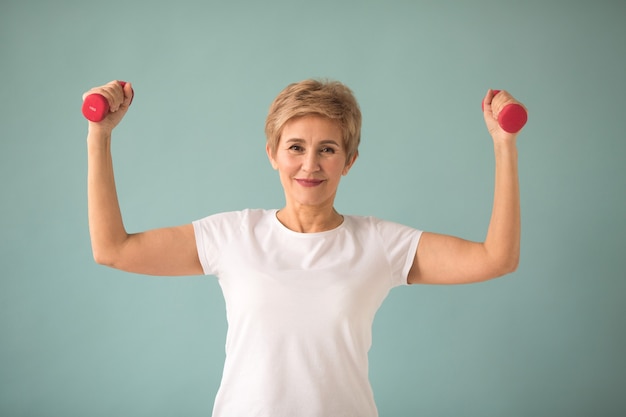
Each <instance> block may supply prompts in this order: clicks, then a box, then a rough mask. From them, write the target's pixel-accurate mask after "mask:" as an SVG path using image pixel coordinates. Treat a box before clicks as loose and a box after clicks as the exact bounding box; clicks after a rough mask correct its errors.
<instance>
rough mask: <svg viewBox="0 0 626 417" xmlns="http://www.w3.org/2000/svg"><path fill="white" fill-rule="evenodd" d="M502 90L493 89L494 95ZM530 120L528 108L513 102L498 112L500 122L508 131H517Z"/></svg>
mask: <svg viewBox="0 0 626 417" xmlns="http://www.w3.org/2000/svg"><path fill="white" fill-rule="evenodd" d="M499 92H500V90H493V94H494V96H495V95H496V94H498V93H499ZM482 106H483V110H484V109H485V104H484V103H483V105H482ZM527 121H528V113H527V112H526V109H525V108H524V107H522V106H520V105H519V104H516V103H512V104H507V105H506V106H504V108H503V109H502V110H500V113H499V114H498V124H499V125H500V127H501V128H502V130H504V131H505V132H508V133H517V132H519V131H520V130H522V128H523V127H524V125H525V124H526V122H527Z"/></svg>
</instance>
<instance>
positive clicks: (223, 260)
mask: <svg viewBox="0 0 626 417" xmlns="http://www.w3.org/2000/svg"><path fill="white" fill-rule="evenodd" d="M88 93H99V94H101V95H103V96H104V97H105V98H106V99H107V100H108V102H109V105H110V109H111V112H110V113H109V115H108V116H107V117H106V118H105V119H104V120H102V121H101V122H98V123H93V122H90V123H89V134H88V138H87V143H88V158H89V161H88V164H89V169H88V184H89V189H88V200H89V227H90V233H91V240H92V247H93V253H94V257H95V260H96V262H98V263H101V264H104V265H108V266H111V267H114V268H118V269H122V270H125V271H130V272H136V273H142V274H153V275H194V274H210V275H215V276H217V277H218V280H219V283H220V286H221V288H222V291H223V294H224V297H225V300H226V308H227V318H228V335H227V343H226V351H227V355H226V362H225V365H224V371H223V376H222V383H221V385H220V389H219V392H218V394H217V397H216V400H215V405H214V411H213V413H214V414H213V415H214V416H216V417H227V416H272V417H279V416H289V417H293V416H298V417H303V416H360V417H367V416H376V415H377V410H376V405H375V403H374V397H373V394H372V390H371V387H370V383H369V380H368V360H367V355H368V351H369V348H370V344H371V329H372V322H373V319H374V315H375V313H376V311H377V309H378V308H379V306H380V305H381V303H382V301H383V300H384V298H385V297H386V295H387V294H388V292H389V290H390V289H391V288H392V287H394V286H399V285H405V284H418V283H424V284H461V283H471V282H477V281H483V280H487V279H491V278H495V277H498V276H501V275H504V274H506V273H509V272H512V271H514V270H515V268H516V267H517V264H518V259H519V247H520V207H519V191H518V178H517V151H516V144H515V142H516V134H511V133H507V132H505V131H504V130H502V129H501V128H500V126H499V125H498V123H497V119H496V117H497V115H498V113H499V111H500V110H501V109H502V108H503V107H504V106H505V105H507V104H510V103H518V102H517V101H515V99H514V98H513V97H511V95H509V94H508V93H507V92H501V93H500V94H498V95H494V93H493V92H492V91H491V90H490V91H488V92H487V94H486V96H485V98H484V101H483V103H484V118H485V122H486V124H487V129H488V131H489V133H490V134H491V136H492V138H493V142H494V151H495V158H496V181H495V193H494V205H493V211H492V217H491V221H490V224H489V228H488V231H487V235H486V239H485V241H484V242H470V241H467V240H463V239H460V238H457V237H453V236H446V235H441V234H435V233H430V232H423V233H422V232H421V231H419V230H416V229H414V228H411V227H407V226H403V225H400V224H397V223H393V222H388V221H384V220H381V219H377V218H373V217H363V216H350V215H342V214H341V213H338V212H337V211H336V210H335V208H334V200H335V195H336V192H337V188H338V186H339V182H340V180H341V177H342V176H344V175H347V174H348V172H349V171H350V168H351V167H352V166H353V164H354V163H355V161H356V159H357V157H358V146H359V141H360V129H361V113H360V110H359V106H358V104H357V102H356V100H355V98H354V96H353V94H352V92H351V91H350V90H349V89H348V88H347V87H346V86H344V85H343V84H341V83H338V82H322V81H317V80H305V81H302V82H299V83H295V84H291V85H289V86H288V87H287V88H285V89H284V90H283V91H282V92H281V93H280V94H279V95H278V97H277V98H276V99H275V100H274V102H273V103H272V105H271V107H270V111H269V114H268V117H267V121H266V129H265V130H266V135H267V143H266V150H267V156H268V158H269V161H270V163H271V165H272V167H273V168H274V169H275V170H277V171H278V174H279V177H280V181H281V184H282V187H283V189H284V193H285V205H284V207H283V208H281V209H280V210H242V211H237V212H228V213H220V214H215V215H212V216H209V217H206V218H204V219H200V220H197V221H194V222H192V223H190V224H187V225H183V226H178V227H168V228H162V229H156V230H150V231H146V232H142V233H136V234H128V233H127V232H126V230H125V229H124V225H123V222H122V216H121V213H120V208H119V204H118V201H117V195H116V190H115V182H114V177H113V165H112V160H111V152H110V145H111V132H112V130H113V129H114V127H115V126H116V125H117V124H118V123H119V122H120V120H121V119H122V118H123V117H124V115H125V114H126V111H127V110H128V106H129V105H130V101H131V99H132V87H131V85H130V83H127V84H126V85H124V86H121V85H120V84H119V83H117V82H111V83H109V84H107V85H105V86H102V87H98V88H95V89H92V90H90V91H89V92H88Z"/></svg>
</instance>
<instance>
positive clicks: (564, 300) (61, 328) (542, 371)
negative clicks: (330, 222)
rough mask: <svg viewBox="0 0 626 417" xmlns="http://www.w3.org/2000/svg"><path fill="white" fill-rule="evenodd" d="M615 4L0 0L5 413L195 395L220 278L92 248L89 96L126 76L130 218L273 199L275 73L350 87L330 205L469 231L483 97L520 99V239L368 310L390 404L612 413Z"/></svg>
mask: <svg viewBox="0 0 626 417" xmlns="http://www.w3.org/2000/svg"><path fill="white" fill-rule="evenodd" d="M625 21H626V2H623V1H617V0H616V1H499V2H496V1H486V0H481V1H473V2H469V1H456V2H454V1H434V0H433V1H390V0H386V1H356V0H351V1H337V0H335V1H329V0H318V1H314V2H305V1H298V0H292V1H277V0H267V1H264V2H260V1H229V2H215V1H203V2H200V1H198V2H193V1H178V2H165V1H131V0H125V1H116V0H112V1H107V2H103V1H91V0H89V1H87V0H81V1H63V0H59V1H54V2H48V1H33V0H19V1H18V0H8V1H7V0H4V1H3V2H2V3H1V4H0V76H1V77H0V80H1V82H0V196H1V200H0V201H1V202H0V214H1V215H0V231H1V232H0V233H1V235H2V238H1V240H0V263H1V269H0V274H1V275H0V415H1V416H6V417H13V416H64V417H70V416H93V417H96V416H114V415H118V416H129V417H134V416H174V415H175V416H208V415H210V410H211V407H212V404H213V398H214V395H215V392H216V390H217V387H218V384H219V380H220V375H221V367H222V363H223V358H224V338H225V332H226V323H225V313H224V303H223V300H222V296H221V292H220V289H219V286H218V284H217V282H216V280H215V278H214V277H182V278H158V277H147V276H142V275H132V274H127V273H123V272H119V271H116V270H112V269H107V268H105V267H102V266H99V265H96V264H95V263H94V262H93V260H92V257H91V251H90V244H89V235H88V229H87V206H86V146H85V137H86V127H87V124H86V122H85V120H84V119H83V118H82V116H81V114H80V105H81V96H82V93H83V92H84V91H86V90H88V89H89V88H90V87H92V86H95V85H100V84H103V83H105V82H108V81H110V80H112V79H124V80H129V81H132V82H133V83H134V88H135V92H136V97H135V100H134V102H133V105H132V108H131V110H130V111H129V113H128V115H127V117H126V119H125V120H124V121H123V123H122V124H121V125H120V126H119V127H118V129H117V130H116V131H115V132H114V145H113V146H114V148H113V153H114V160H115V168H116V178H117V181H118V192H119V195H120V200H121V205H122V210H123V214H124V218H125V223H126V226H127V228H128V230H129V231H139V230H144V229H146V228H153V227H159V226H167V225H175V224H181V223H188V222H190V221H192V220H194V219H197V218H200V217H203V216H205V215H208V214H212V213H216V212H219V211H224V210H235V209H241V208H245V207H264V208H273V207H280V206H281V204H282V203H283V195H282V189H281V187H280V183H279V181H278V178H277V175H276V173H275V172H274V171H273V170H272V169H271V167H270V165H269V163H268V162H267V159H266V157H265V153H264V134H263V126H264V119H265V115H266V111H267V108H268V106H269V104H270V102H271V101H272V99H273V98H274V96H275V95H276V94H277V93H278V92H279V91H280V90H281V89H282V88H283V87H284V86H286V85H287V84H288V83H291V82H294V81H298V80H301V79H304V78H309V77H329V78H333V79H339V80H341V81H343V82H345V83H346V84H348V85H349V86H350V87H351V88H352V89H353V90H354V92H355V94H356V96H357V98H358V100H359V101H360V104H361V107H362V111H363V115H364V124H363V143H362V147H361V157H360V159H359V160H358V161H357V163H356V165H355V167H354V169H353V170H352V171H351V173H350V174H349V175H348V177H346V178H345V179H344V182H343V183H342V185H341V190H340V194H339V196H338V200H337V208H338V210H339V211H341V212H343V213H351V214H368V215H375V216H379V217H383V218H386V219H389V220H394V221H399V222H402V223H405V224H409V225H412V226H415V227H418V228H421V229H424V230H431V231H437V232H441V233H450V234H455V235H458V236H462V237H465V238H468V239H482V238H483V237H484V234H485V231H486V227H487V223H488V220H489V215H490V210H491V200H492V192H493V155H492V146H491V141H490V138H489V136H488V134H487V132H486V129H485V127H484V122H483V120H482V115H481V112H480V102H481V99H482V97H483V95H484V93H485V92H486V90H487V89H488V88H490V87H492V88H505V89H508V90H509V91H511V92H512V93H513V94H514V95H516V96H517V97H518V98H519V99H520V100H522V101H523V102H524V103H525V104H526V105H527V106H528V108H529V109H530V118H529V123H528V125H527V127H526V129H525V130H524V132H523V133H522V134H521V135H520V137H519V141H518V143H519V151H520V181H521V187H522V212H523V238H522V260H521V265H520V267H519V269H518V271H517V272H515V273H514V274H512V275H510V276H508V277H506V278H502V279H499V280H494V281H490V282H487V283H483V284H475V285H468V286H456V287H436V286H432V287H428V286H415V287H406V288H398V289H394V290H393V291H392V292H391V294H390V296H389V298H388V299H387V300H386V302H385V304H384V305H383V307H382V308H381V310H380V312H379V314H378V316H377V318H376V321H375V327H374V346H373V348H372V350H371V354H370V361H371V368H370V375H371V381H372V385H373V387H374V391H375V396H376V400H377V404H378V407H379V411H380V414H381V416H418V415H419V416H481V417H485V416H520V417H522V416H523V417H527V416H569V417H571V416H590V415H594V416H623V415H626V396H624V389H625V387H626V359H625V358H624V354H625V353H626V327H625V326H624V318H625V316H626V303H625V302H624V296H625V294H626V279H625V278H626V273H625V272H624V267H625V266H626V264H625V261H624V260H625V255H626V253H625V252H626V251H625V249H626V238H625V236H626V221H625V217H626V216H625V213H626V168H625V165H626V164H625V162H626V137H625V132H626V117H625V113H624V109H625V104H624V97H626V82H625V81H624V75H625V74H626V25H625V24H624V22H625Z"/></svg>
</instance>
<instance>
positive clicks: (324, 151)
mask: <svg viewBox="0 0 626 417" xmlns="http://www.w3.org/2000/svg"><path fill="white" fill-rule="evenodd" d="M322 153H335V150H334V149H333V148H330V147H328V146H327V147H325V148H322Z"/></svg>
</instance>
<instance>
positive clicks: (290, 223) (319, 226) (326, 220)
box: [276, 207, 343, 233]
mask: <svg viewBox="0 0 626 417" xmlns="http://www.w3.org/2000/svg"><path fill="white" fill-rule="evenodd" d="M276 217H277V218H278V221H279V222H281V223H282V224H283V226H285V227H286V228H288V229H290V230H293V231H294V232H299V233H318V232H326V231H328V230H332V229H335V228H336V227H339V226H340V225H341V224H342V223H343V216H342V215H341V214H339V213H337V210H335V208H334V207H329V208H323V209H320V208H316V207H299V208H294V207H285V208H283V209H280V210H279V211H278V212H277V213H276Z"/></svg>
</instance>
